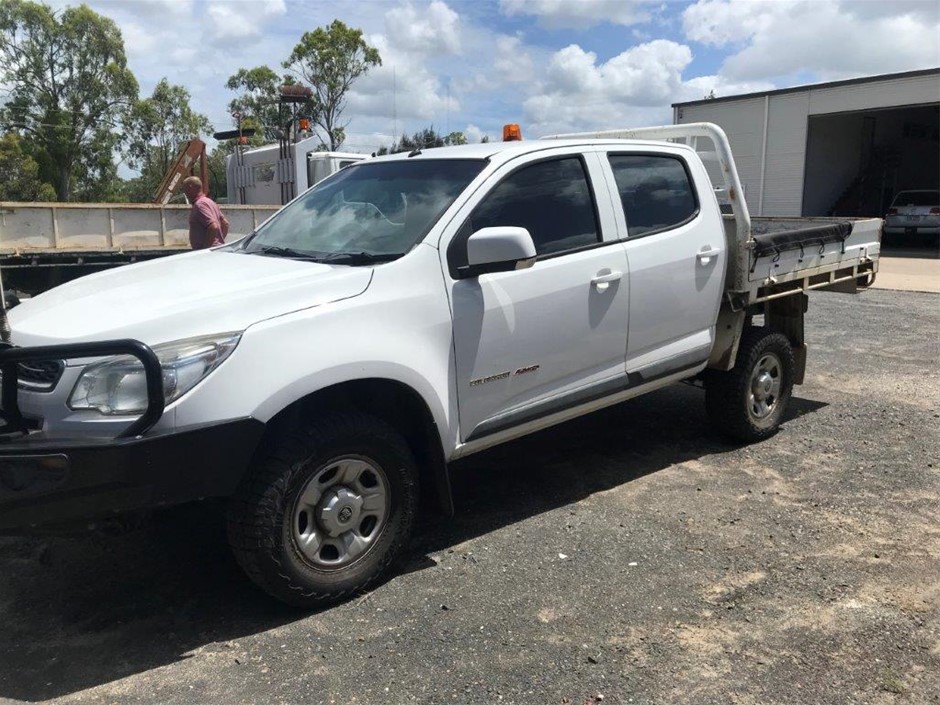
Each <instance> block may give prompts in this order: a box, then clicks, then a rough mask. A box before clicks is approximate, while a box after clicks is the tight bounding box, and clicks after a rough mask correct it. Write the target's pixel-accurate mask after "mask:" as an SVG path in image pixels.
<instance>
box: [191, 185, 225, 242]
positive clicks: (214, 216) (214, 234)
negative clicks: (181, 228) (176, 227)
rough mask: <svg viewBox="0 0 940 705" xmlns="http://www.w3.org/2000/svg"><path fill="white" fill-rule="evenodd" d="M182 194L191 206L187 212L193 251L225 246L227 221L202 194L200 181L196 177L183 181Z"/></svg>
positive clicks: (217, 207) (212, 202)
mask: <svg viewBox="0 0 940 705" xmlns="http://www.w3.org/2000/svg"><path fill="white" fill-rule="evenodd" d="M183 193H185V194H186V198H188V199H189V201H190V203H192V204H193V207H192V210H191V211H190V212H189V245H190V247H192V248H193V249H194V250H204V249H206V248H208V247H215V246H217V245H224V244H225V236H226V235H228V220H227V219H226V217H225V216H224V215H222V210H221V209H220V208H219V206H218V205H217V204H216V202H215V201H213V200H212V199H211V198H209V197H208V196H207V195H206V194H204V193H203V192H202V180H201V179H200V178H199V177H198V176H188V177H186V178H185V179H183Z"/></svg>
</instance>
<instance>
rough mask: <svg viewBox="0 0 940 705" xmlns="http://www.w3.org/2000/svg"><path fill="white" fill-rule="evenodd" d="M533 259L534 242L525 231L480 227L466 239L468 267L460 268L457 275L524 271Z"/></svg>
mask: <svg viewBox="0 0 940 705" xmlns="http://www.w3.org/2000/svg"><path fill="white" fill-rule="evenodd" d="M535 258H536V252H535V243H534V242H532V236H531V235H529V231H528V230H526V229H525V228H517V227H513V226H502V227H496V228H482V229H480V230H477V231H476V232H475V233H473V235H471V236H470V237H469V238H468V239H467V266H465V267H461V268H460V270H459V271H460V276H461V278H467V277H478V276H480V275H481V274H487V273H489V272H510V271H513V270H515V269H527V268H528V267H531V266H532V265H533V264H535Z"/></svg>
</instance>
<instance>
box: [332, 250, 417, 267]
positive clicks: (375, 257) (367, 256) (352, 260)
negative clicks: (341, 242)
mask: <svg viewBox="0 0 940 705" xmlns="http://www.w3.org/2000/svg"><path fill="white" fill-rule="evenodd" d="M401 256H402V253H401V252H390V253H389V252H385V253H376V252H333V253H331V254H328V255H323V256H322V257H318V258H317V262H323V263H325V264H349V265H357V264H378V263H381V262H391V261H392V260H396V259H398V258H399V257H401Z"/></svg>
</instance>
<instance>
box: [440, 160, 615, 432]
mask: <svg viewBox="0 0 940 705" xmlns="http://www.w3.org/2000/svg"><path fill="white" fill-rule="evenodd" d="M550 153H554V156H551V157H546V156H545V153H544V152H540V153H538V154H537V156H536V155H528V156H526V157H523V158H521V159H519V160H515V161H514V162H512V163H510V164H508V165H506V166H505V167H504V168H503V169H502V170H501V171H500V172H498V173H497V174H496V175H494V177H493V179H492V181H493V182H494V185H493V186H492V188H490V189H488V190H487V191H486V192H485V193H481V194H476V195H475V196H474V197H473V198H472V199H471V200H470V201H469V202H468V203H467V205H466V206H465V207H464V209H462V211H461V213H460V214H459V215H458V217H457V219H456V221H455V223H454V224H453V228H454V234H453V236H452V238H451V239H450V242H449V246H447V247H442V256H444V257H445V258H446V259H445V261H444V268H445V271H446V272H447V273H449V282H448V284H449V288H450V298H451V306H452V312H453V320H454V348H455V357H456V386H457V396H458V403H459V416H460V427H461V440H462V441H469V440H476V439H479V438H482V437H485V436H489V435H492V434H495V433H499V432H501V431H505V430H508V429H510V428H513V427H517V426H520V425H523V424H525V423H527V422H529V421H534V420H536V419H539V418H541V417H544V416H547V415H550V414H552V413H556V412H559V411H564V410H565V409H567V408H571V407H572V406H577V405H579V404H582V403H586V402H588V401H590V400H591V399H592V398H597V397H600V396H604V395H605V394H608V393H610V390H611V389H612V387H611V385H622V382H623V380H624V353H625V350H626V335H627V310H628V286H627V281H626V279H627V269H626V266H627V262H626V255H625V253H624V250H623V246H622V245H621V244H620V243H619V242H617V230H616V223H615V221H614V219H613V211H612V207H611V197H610V194H609V192H608V190H607V185H606V178H605V176H604V173H603V168H602V165H601V163H600V161H599V159H598V156H597V155H596V154H594V153H587V154H581V153H570V150H569V153H567V154H566V153H564V152H561V153H559V150H551V152H550ZM595 188H598V189H599V191H600V192H599V193H595ZM507 225H509V226H521V227H524V228H526V229H528V231H529V233H530V234H531V235H532V238H533V240H534V242H535V245H536V250H537V252H538V260H537V261H536V263H535V265H534V266H533V267H532V268H530V269H523V270H518V271H512V272H499V273H491V274H484V275H481V276H479V277H476V278H469V279H459V278H457V268H458V267H459V266H461V265H462V264H464V263H465V256H466V241H467V238H468V237H469V236H470V235H471V234H472V233H473V232H475V231H477V230H479V229H481V228H484V227H493V226H507ZM447 237H448V236H447V234H445V238H447ZM442 243H443V240H442ZM445 253H446V254H445Z"/></svg>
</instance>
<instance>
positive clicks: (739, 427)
mask: <svg viewBox="0 0 940 705" xmlns="http://www.w3.org/2000/svg"><path fill="white" fill-rule="evenodd" d="M793 367H794V363H793V349H792V348H791V346H790V341H789V340H787V337H786V336H785V335H783V334H782V333H776V332H774V331H772V330H768V329H766V328H747V329H746V330H745V331H744V333H743V335H742V336H741V344H740V345H739V346H738V356H737V360H736V361H735V365H734V368H733V369H731V370H730V371H728V372H719V371H716V370H712V371H710V372H709V373H708V375H707V377H706V381H705V405H706V408H707V410H708V416H709V418H710V419H711V422H712V424H713V425H714V426H715V427H716V428H717V429H718V430H719V431H721V432H722V433H724V434H725V435H728V436H730V437H732V438H734V439H736V440H740V441H747V442H751V441H759V440H762V439H764V438H767V437H769V436H771V435H773V434H774V433H776V431H777V429H778V428H779V427H780V420H781V419H782V418H783V415H784V414H785V413H786V409H787V404H788V403H789V401H790V396H791V394H792V392H793Z"/></svg>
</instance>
